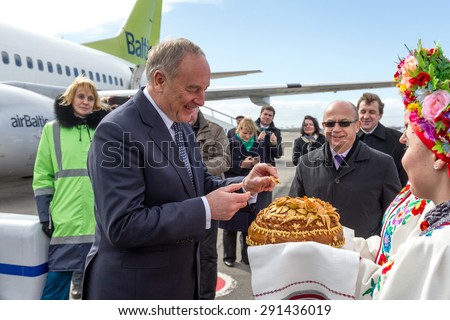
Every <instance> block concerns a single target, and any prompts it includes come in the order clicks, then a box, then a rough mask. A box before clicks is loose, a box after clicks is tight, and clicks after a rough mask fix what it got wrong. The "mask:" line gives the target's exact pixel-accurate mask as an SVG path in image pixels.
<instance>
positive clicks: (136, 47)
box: [125, 31, 150, 59]
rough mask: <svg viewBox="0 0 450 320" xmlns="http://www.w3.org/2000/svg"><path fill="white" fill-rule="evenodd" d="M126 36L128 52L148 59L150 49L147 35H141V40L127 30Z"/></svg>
mask: <svg viewBox="0 0 450 320" xmlns="http://www.w3.org/2000/svg"><path fill="white" fill-rule="evenodd" d="M125 37H126V40H127V50H128V53H129V54H132V55H135V56H136V57H139V58H142V59H147V51H148V49H150V47H149V40H148V39H147V38H145V37H141V39H140V40H139V39H135V37H134V34H132V33H131V32H128V31H125Z"/></svg>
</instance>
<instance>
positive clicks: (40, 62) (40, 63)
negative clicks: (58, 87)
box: [37, 59, 44, 71]
mask: <svg viewBox="0 0 450 320" xmlns="http://www.w3.org/2000/svg"><path fill="white" fill-rule="evenodd" d="M37 65H38V69H39V71H44V63H43V62H42V60H41V59H37Z"/></svg>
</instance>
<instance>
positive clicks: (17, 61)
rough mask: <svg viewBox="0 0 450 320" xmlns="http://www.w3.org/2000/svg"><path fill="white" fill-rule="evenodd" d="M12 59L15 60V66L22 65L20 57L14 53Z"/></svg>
mask: <svg viewBox="0 0 450 320" xmlns="http://www.w3.org/2000/svg"><path fill="white" fill-rule="evenodd" d="M14 60H15V61H16V66H18V67H21V66H22V59H21V58H20V56H19V55H18V54H17V53H16V54H14Z"/></svg>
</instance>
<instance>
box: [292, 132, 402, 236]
mask: <svg viewBox="0 0 450 320" xmlns="http://www.w3.org/2000/svg"><path fill="white" fill-rule="evenodd" d="M400 189H401V186H400V181H399V179H398V175H397V169H396V167H395V164H394V161H393V160H392V157H389V156H388V155H386V154H384V153H382V152H380V151H377V150H375V149H372V148H370V147H368V146H367V145H366V144H365V143H363V142H360V141H358V140H356V141H355V144H354V145H353V147H352V150H351V151H350V153H349V154H348V155H347V157H346V158H345V164H343V167H341V169H340V170H339V171H337V170H336V169H335V167H334V164H333V160H332V158H331V151H330V147H329V144H328V142H327V143H326V144H324V145H323V146H322V147H321V148H319V149H316V150H314V151H311V152H309V153H307V154H305V155H304V156H302V157H300V160H299V165H298V166H297V168H296V172H295V177H294V179H293V181H292V185H291V189H290V191H289V195H290V196H291V197H303V196H308V197H316V198H319V199H322V200H323V201H327V202H329V203H331V204H332V205H333V206H334V207H336V209H337V210H338V212H339V214H340V215H341V224H342V225H344V226H346V227H349V228H351V229H353V230H355V235H356V236H358V237H363V238H367V237H370V236H372V235H374V234H379V233H380V229H381V219H382V217H383V214H384V211H385V210H386V209H387V207H388V206H389V204H390V203H391V201H392V200H393V199H394V198H395V196H396V195H397V193H398V192H399V191H400Z"/></svg>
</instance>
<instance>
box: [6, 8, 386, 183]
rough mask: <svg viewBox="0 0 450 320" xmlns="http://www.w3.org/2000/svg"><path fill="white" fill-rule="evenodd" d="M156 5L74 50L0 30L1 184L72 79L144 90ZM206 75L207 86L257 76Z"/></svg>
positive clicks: (108, 90) (221, 95)
mask: <svg viewBox="0 0 450 320" xmlns="http://www.w3.org/2000/svg"><path fill="white" fill-rule="evenodd" d="M161 16H162V0H137V1H136V3H135V5H134V7H133V9H132V10H131V13H130V14H129V16H128V18H127V20H126V21H125V23H124V24H123V26H122V27H121V29H120V30H119V32H118V33H117V35H116V36H115V37H113V38H108V39H102V40H99V41H94V42H89V43H84V44H77V43H73V42H70V41H67V40H64V39H60V38H57V37H49V36H43V35H40V34H37V33H33V32H30V31H26V30H22V29H19V28H16V27H13V26H11V25H6V24H3V23H1V22H0V30H2V33H1V37H0V136H1V137H2V139H1V140H0V180H1V181H6V180H10V179H13V180H15V179H17V178H20V177H30V176H32V173H33V166H34V161H35V157H36V152H37V148H38V144H39V139H40V135H41V131H42V128H43V126H44V125H45V123H46V122H47V121H51V120H53V119H54V115H53V103H54V99H55V98H56V96H58V95H59V94H61V93H63V92H64V91H65V89H66V88H67V86H68V85H70V84H71V83H72V82H73V79H74V78H75V77H76V76H79V75H82V74H84V75H86V76H88V77H89V78H90V79H92V80H93V81H94V82H95V83H96V85H97V88H98V89H99V94H100V95H101V96H109V95H116V96H132V95H133V94H134V93H135V92H136V90H137V89H138V88H139V87H141V86H144V85H145V82H146V79H145V74H144V70H145V62H146V57H147V51H148V50H150V49H151V47H152V46H154V45H156V44H157V43H158V42H159V38H160V29H161ZM258 72H261V70H243V71H228V72H218V73H211V78H212V79H215V78H223V77H234V76H241V75H246V74H252V73H258ZM391 86H395V85H394V83H393V82H391V81H385V82H366V83H340V84H339V83H330V84H310V85H301V84H280V85H261V86H241V87H239V86H234V87H217V88H209V89H208V90H207V92H206V100H207V101H211V100H221V99H233V98H243V97H248V98H250V99H251V101H252V102H253V103H255V104H257V105H264V104H267V103H269V101H270V100H269V99H270V96H277V95H291V94H303V93H317V92H327V91H328V92H329V91H341V90H356V89H374V88H387V87H391Z"/></svg>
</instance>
